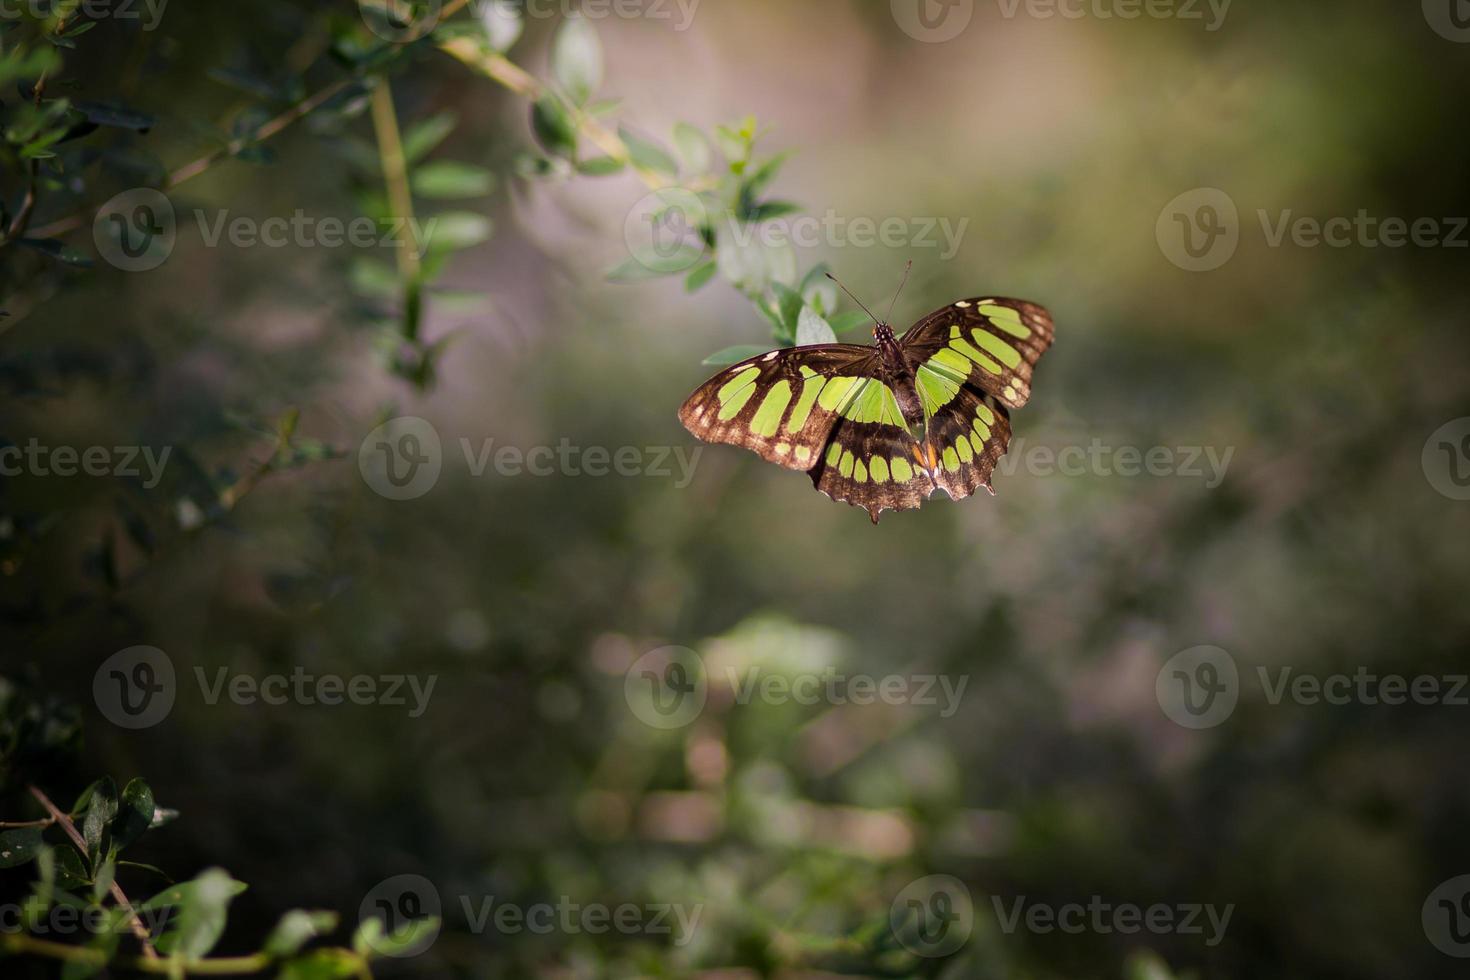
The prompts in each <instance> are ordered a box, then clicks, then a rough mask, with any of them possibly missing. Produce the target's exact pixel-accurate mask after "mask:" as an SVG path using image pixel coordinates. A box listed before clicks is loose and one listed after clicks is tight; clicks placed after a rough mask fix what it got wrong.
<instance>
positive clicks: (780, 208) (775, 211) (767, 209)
mask: <svg viewBox="0 0 1470 980" xmlns="http://www.w3.org/2000/svg"><path fill="white" fill-rule="evenodd" d="M800 210H801V205H799V204H793V203H791V202H790V201H767V202H766V203H764V204H756V205H752V206H750V207H747V208H746V209H745V220H746V221H754V222H760V221H770V220H772V219H774V218H780V217H784V216H786V215H788V214H794V213H795V212H797V211H800Z"/></svg>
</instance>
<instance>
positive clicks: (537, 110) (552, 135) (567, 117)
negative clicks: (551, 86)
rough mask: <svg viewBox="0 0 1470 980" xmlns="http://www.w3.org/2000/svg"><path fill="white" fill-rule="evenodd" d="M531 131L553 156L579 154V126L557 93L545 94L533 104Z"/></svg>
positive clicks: (542, 146) (544, 148) (543, 147)
mask: <svg viewBox="0 0 1470 980" xmlns="http://www.w3.org/2000/svg"><path fill="white" fill-rule="evenodd" d="M531 132H532V134H533V135H534V136H535V137H536V142H537V143H540V144H541V148H542V149H543V150H545V151H546V152H547V153H550V154H551V155H552V156H558V157H568V158H570V157H574V156H576V155H577V126H576V124H575V123H574V122H573V121H572V116H571V113H569V112H568V111H567V108H566V106H564V105H562V101H561V99H559V98H557V97H556V96H555V95H544V96H542V97H541V98H539V99H537V100H536V102H535V103H534V104H533V105H532V106H531Z"/></svg>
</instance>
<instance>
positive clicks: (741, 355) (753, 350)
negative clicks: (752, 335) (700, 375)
mask: <svg viewBox="0 0 1470 980" xmlns="http://www.w3.org/2000/svg"><path fill="white" fill-rule="evenodd" d="M770 349H771V348H770V347H768V346H766V347H763V346H761V345H759V344H737V345H736V346H734V347H726V348H725V349H724V350H719V351H715V352H714V353H713V354H711V355H710V356H709V357H706V358H705V359H704V360H703V361H701V362H700V363H701V364H705V365H708V366H710V367H725V366H726V365H729V364H739V363H740V362H741V361H743V360H745V359H746V358H750V357H756V356H758V355H760V354H764V353H765V352H766V351H768V350H770Z"/></svg>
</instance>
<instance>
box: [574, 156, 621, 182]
mask: <svg viewBox="0 0 1470 980" xmlns="http://www.w3.org/2000/svg"><path fill="white" fill-rule="evenodd" d="M626 169H627V164H625V163H623V161H621V160H619V159H617V158H616V157H593V158H592V159H590V160H582V161H579V162H578V163H577V172H578V173H580V174H582V175H583V176H586V177H609V176H611V175H613V174H617V173H622V172H623V171H624V170H626Z"/></svg>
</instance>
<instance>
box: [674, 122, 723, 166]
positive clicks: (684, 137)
mask: <svg viewBox="0 0 1470 980" xmlns="http://www.w3.org/2000/svg"><path fill="white" fill-rule="evenodd" d="M674 148H675V149H676V150H678V151H679V157H680V159H682V160H683V161H684V164H685V166H687V167H688V168H689V171H690V172H691V173H696V174H702V173H704V172H706V171H707V170H709V168H710V164H711V163H712V162H713V157H714V154H713V153H712V152H711V147H710V145H709V140H708V139H706V138H705V135H704V134H703V133H701V132H700V131H699V129H698V128H697V127H695V126H691V125H690V124H689V123H684V122H681V123H676V124H675V125H674Z"/></svg>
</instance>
